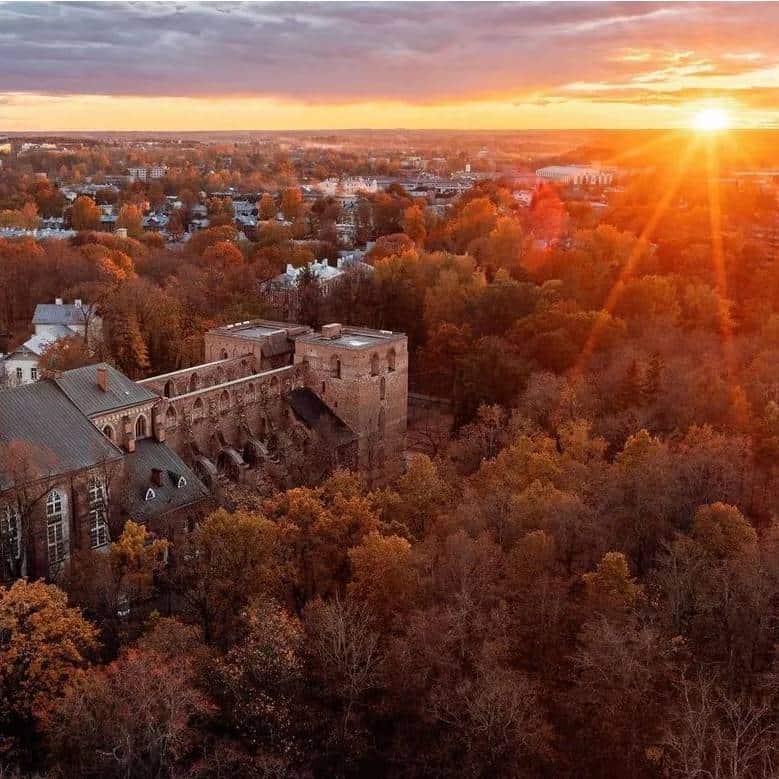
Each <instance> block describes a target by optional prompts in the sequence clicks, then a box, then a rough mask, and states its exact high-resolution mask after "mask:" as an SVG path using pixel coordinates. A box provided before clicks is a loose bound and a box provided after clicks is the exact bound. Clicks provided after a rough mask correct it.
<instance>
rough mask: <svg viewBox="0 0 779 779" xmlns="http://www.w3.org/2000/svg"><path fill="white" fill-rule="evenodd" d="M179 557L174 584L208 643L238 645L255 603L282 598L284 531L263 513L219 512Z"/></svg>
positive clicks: (196, 531) (173, 573)
mask: <svg viewBox="0 0 779 779" xmlns="http://www.w3.org/2000/svg"><path fill="white" fill-rule="evenodd" d="M179 554H180V559H179V560H178V563H177V565H176V567H175V568H174V569H173V571H172V572H171V581H170V584H171V586H172V587H173V589H174V591H175V592H176V593H177V595H178V597H179V598H180V599H181V601H182V606H183V609H184V612H185V613H186V614H187V615H188V616H190V617H191V618H192V619H194V620H196V621H197V622H198V624H199V625H200V626H201V627H202V629H203V634H204V637H205V640H206V641H208V642H209V643H215V644H219V645H227V644H229V643H230V642H231V641H233V640H234V639H235V635H236V631H237V630H238V629H239V623H240V615H241V613H242V611H243V609H244V608H246V606H247V605H248V604H249V603H250V602H251V601H252V600H253V599H255V598H257V597H260V596H263V597H268V596H270V597H273V596H277V595H282V594H283V590H282V589H281V583H282V582H283V573H282V568H281V565H282V562H283V558H282V557H281V552H280V549H279V529H278V528H277V527H276V525H274V524H273V523H272V522H270V521H268V520H267V519H265V518H264V517H262V516H261V515H257V514H250V513H247V512H240V511H239V512H236V513H235V514H230V513H228V512H227V511H225V510H223V509H220V510H219V511H217V512H215V513H213V514H211V515H210V516H209V517H208V518H207V519H206V520H205V522H202V523H200V524H199V525H198V526H197V528H196V529H195V531H194V533H192V535H191V536H190V537H189V539H188V540H187V543H186V544H185V546H184V547H183V548H182V549H181V550H180V553H179Z"/></svg>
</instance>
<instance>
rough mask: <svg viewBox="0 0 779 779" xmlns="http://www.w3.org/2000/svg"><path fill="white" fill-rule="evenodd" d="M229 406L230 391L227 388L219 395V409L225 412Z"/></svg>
mask: <svg viewBox="0 0 779 779" xmlns="http://www.w3.org/2000/svg"><path fill="white" fill-rule="evenodd" d="M229 408H230V393H229V392H228V391H227V390H225V391H224V392H223V393H222V394H221V395H220V396H219V410H220V411H222V412H225V411H227V410H228V409H229Z"/></svg>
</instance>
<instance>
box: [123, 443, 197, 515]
mask: <svg viewBox="0 0 779 779" xmlns="http://www.w3.org/2000/svg"><path fill="white" fill-rule="evenodd" d="M125 467H126V470H125V474H126V484H125V485H123V488H126V494H127V505H126V506H125V508H126V510H127V512H128V514H129V516H130V519H132V520H134V521H136V522H146V521H148V520H150V519H153V518H154V517H157V516H159V515H160V514H164V513H166V512H168V511H173V510H174V509H178V508H182V507H183V506H188V505H190V504H191V503H197V502H198V501H201V500H204V499H206V498H207V497H208V496H209V492H208V490H207V489H206V488H205V486H204V485H203V483H202V482H201V481H200V479H198V477H197V476H195V474H194V473H193V472H192V471H191V470H190V468H189V467H187V465H186V464H185V463H184V461H183V460H182V459H181V458H180V457H179V456H178V455H177V454H176V453H175V452H174V451H173V450H172V449H170V448H169V447H168V446H166V445H165V444H163V443H159V442H158V441H155V440H154V439H152V438H143V439H141V440H140V441H136V443H135V451H134V452H132V453H130V454H126V455H125ZM152 468H157V469H159V470H160V471H161V480H162V484H161V485H157V484H154V483H153V481H152ZM181 477H183V478H184V481H185V482H186V484H185V485H184V486H181V487H179V486H177V485H178V484H179V480H180V479H181ZM150 487H151V489H152V490H154V497H153V498H151V499H150V500H146V493H147V491H148V490H149V488H150Z"/></svg>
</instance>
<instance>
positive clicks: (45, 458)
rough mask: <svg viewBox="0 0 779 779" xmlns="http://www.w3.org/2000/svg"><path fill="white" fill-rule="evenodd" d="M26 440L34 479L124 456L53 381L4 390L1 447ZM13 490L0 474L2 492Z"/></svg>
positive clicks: (0, 396)
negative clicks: (3, 490) (35, 476)
mask: <svg viewBox="0 0 779 779" xmlns="http://www.w3.org/2000/svg"><path fill="white" fill-rule="evenodd" d="M16 440H19V441H23V442H26V444H27V446H26V447H25V449H26V450H27V451H28V452H29V457H30V460H31V464H32V466H33V468H34V470H35V471H36V472H37V473H36V475H37V476H39V477H41V478H42V477H45V476H56V475H59V474H64V473H69V472H70V471H76V470H81V469H82V468H89V467H91V466H94V465H97V464H100V463H104V462H107V461H112V460H118V459H121V457H122V452H121V451H120V450H119V449H118V448H117V447H116V446H114V445H113V444H112V443H111V442H110V441H109V440H108V439H107V438H106V437H105V436H104V435H103V434H102V433H101V432H100V431H99V430H98V429H97V428H96V427H95V426H94V425H93V424H92V423H91V422H90V421H89V420H88V419H87V418H86V417H85V416H84V415H83V414H82V413H81V412H80V411H79V410H78V409H77V408H76V406H74V405H73V403H71V402H70V401H69V400H68V398H67V397H66V396H65V395H63V394H62V392H60V391H59V389H58V388H57V386H56V385H55V384H54V383H53V382H52V381H49V380H45V379H44V380H42V381H39V382H36V383H35V384H27V385H24V386H22V387H14V388H12V389H6V390H2V391H0V443H3V444H8V443H10V442H11V441H16ZM10 486H12V479H11V476H10V474H9V473H7V472H5V473H4V472H3V471H1V470H0V489H5V488H8V487H10Z"/></svg>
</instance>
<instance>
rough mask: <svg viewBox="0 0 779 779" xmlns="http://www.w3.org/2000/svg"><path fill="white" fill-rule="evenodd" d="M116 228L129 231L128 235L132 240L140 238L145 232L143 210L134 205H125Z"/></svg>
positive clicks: (120, 212)
mask: <svg viewBox="0 0 779 779" xmlns="http://www.w3.org/2000/svg"><path fill="white" fill-rule="evenodd" d="M116 226H117V227H123V228H124V229H125V230H127V235H129V236H130V237H131V238H140V237H141V233H142V232H143V214H142V213H141V209H140V208H138V206H136V205H133V204H132V203H125V204H124V205H123V206H122V208H121V210H120V211H119V218H118V219H117V220H116Z"/></svg>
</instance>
